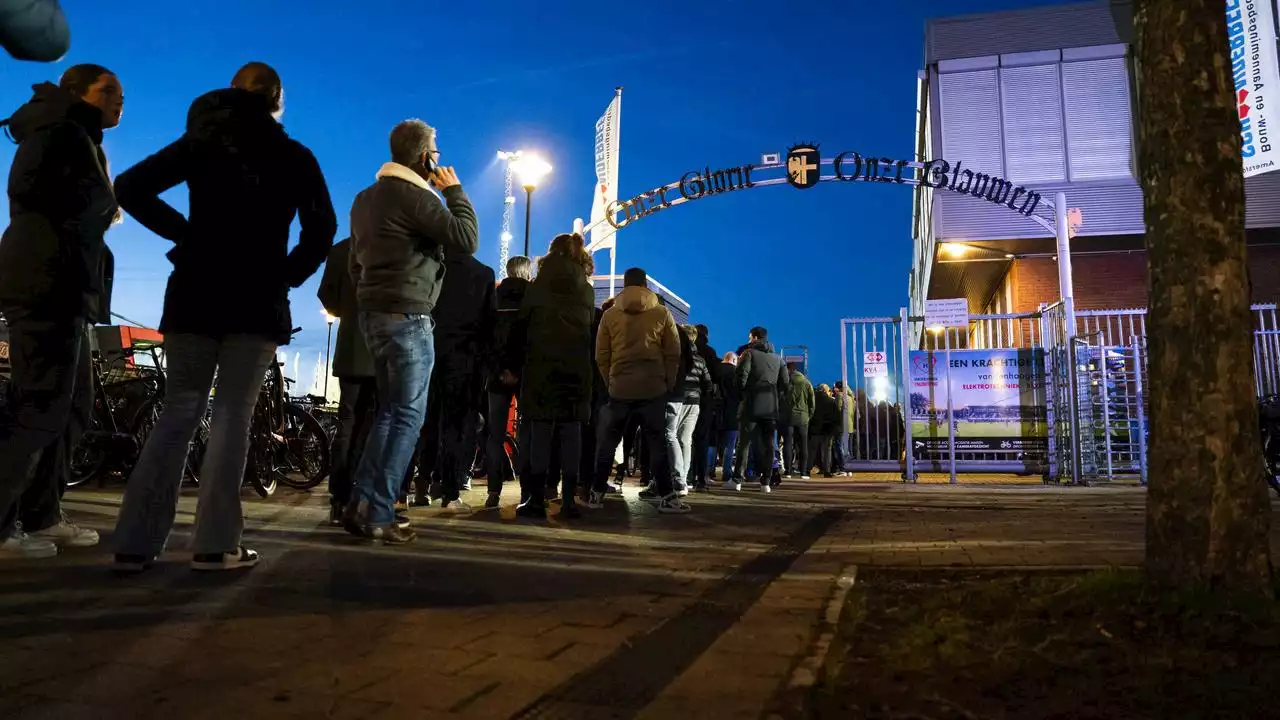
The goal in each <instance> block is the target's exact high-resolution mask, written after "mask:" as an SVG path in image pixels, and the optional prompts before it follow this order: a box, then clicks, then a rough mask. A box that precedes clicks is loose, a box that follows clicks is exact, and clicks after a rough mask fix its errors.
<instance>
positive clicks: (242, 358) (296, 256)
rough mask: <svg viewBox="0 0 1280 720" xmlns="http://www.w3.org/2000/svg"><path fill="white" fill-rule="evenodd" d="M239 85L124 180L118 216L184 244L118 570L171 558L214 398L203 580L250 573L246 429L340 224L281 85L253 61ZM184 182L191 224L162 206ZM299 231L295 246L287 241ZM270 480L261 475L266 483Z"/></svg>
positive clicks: (122, 522) (195, 544)
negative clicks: (195, 439) (293, 229)
mask: <svg viewBox="0 0 1280 720" xmlns="http://www.w3.org/2000/svg"><path fill="white" fill-rule="evenodd" d="M231 84H232V86H231V87H230V88H227V89H225V90H215V91H213V92H210V93H206V94H205V95H202V96H201V97H199V98H197V99H196V101H195V102H193V103H192V104H191V109H190V110H189V111H188V112H187V130H186V133H184V134H183V136H182V137H181V138H179V139H178V140H177V141H175V142H173V143H171V144H170V145H168V146H166V147H165V148H163V149H162V150H160V151H159V152H157V153H156V154H154V155H152V156H150V157H148V158H147V159H145V160H143V161H142V162H140V163H138V164H137V165H135V166H134V167H132V168H131V169H129V170H127V171H125V172H124V173H123V174H121V175H120V177H119V178H118V179H117V180H116V194H117V196H118V197H119V199H120V205H121V207H123V208H124V209H125V211H126V212H128V213H129V214H130V215H132V216H133V217H134V218H135V219H137V220H138V222H139V223H141V224H142V225H144V226H145V227H146V228H147V229H149V230H151V231H152V232H154V233H155V234H157V235H159V236H160V237H163V238H165V239H166V240H169V241H171V242H173V243H174V246H173V249H171V250H170V251H169V253H168V255H167V256H168V258H169V260H170V261H172V262H173V273H172V274H171V275H170V276H169V284H168V286H167V287H166V289H165V294H164V315H163V316H162V317H161V319H160V332H162V333H164V335H165V359H166V363H167V365H168V368H167V369H168V375H167V377H166V388H165V407H164V412H163V414H161V416H160V419H159V421H157V423H156V426H155V429H154V430H152V431H151V434H150V435H149V436H148V437H147V442H146V446H145V447H144V448H143V449H142V455H141V456H140V457H139V459H138V464H137V466H135V467H134V469H133V473H132V474H131V475H130V476H129V484H128V487H126V488H125V494H124V502H123V504H122V505H121V507H120V518H119V520H118V521H117V522H116V532H115V541H116V567H117V569H118V570H121V571H126V572H136V571H139V570H142V569H145V568H146V567H147V566H148V565H149V564H150V563H151V562H152V560H153V559H154V558H155V557H156V556H157V555H158V554H159V553H160V551H161V550H162V549H163V548H164V546H165V542H166V540H167V538H168V535H169V531H170V529H171V528H172V527H173V520H174V515H175V513H176V512H177V509H178V489H179V486H180V485H181V484H182V473H183V468H184V467H185V466H186V461H187V446H188V445H189V444H190V443H191V438H192V436H193V435H194V434H195V431H196V427H197V426H198V425H199V423H200V420H201V419H202V418H203V417H204V414H205V408H206V406H207V405H208V403H209V393H210V390H211V389H212V387H213V380H214V375H215V373H216V375H217V378H218V393H217V397H216V399H214V400H213V403H214V409H213V420H212V425H211V427H210V434H209V446H208V450H207V451H206V453H205V456H204V462H203V465H202V466H201V468H200V499H199V503H198V504H197V506H196V524H195V536H194V538H193V539H192V558H191V568H192V569H193V570H234V569H238V568H249V567H253V566H254V565H256V564H257V562H258V554H257V553H256V552H254V551H253V550H250V549H248V548H246V547H244V546H243V545H241V544H240V540H241V535H242V533H243V530H244V513H243V512H242V510H241V507H240V486H241V484H242V483H243V481H244V474H245V467H246V462H247V460H248V454H249V447H250V444H249V426H250V423H251V422H252V419H253V411H254V407H255V405H256V404H257V402H258V393H259V391H260V390H261V388H262V383H263V380H264V379H265V377H266V371H267V368H268V367H270V364H271V363H273V362H276V347H277V346H278V345H282V344H286V343H288V342H289V338H290V336H291V335H292V332H291V327H292V325H293V323H292V322H291V316H290V313H289V290H290V288H296V287H298V286H300V285H302V284H303V283H304V282H306V281H307V279H308V278H310V277H311V276H312V275H313V274H315V272H316V271H317V270H319V269H320V265H322V264H323V263H324V261H325V259H326V258H327V257H328V256H329V250H330V248H331V247H332V246H333V236H334V233H335V232H336V231H337V219H336V218H335V217H334V214H333V204H332V203H331V202H330V200H329V190H328V188H327V187H326V185H325V181H324V175H323V174H322V173H321V172H320V165H319V164H318V163H316V159H315V157H314V156H313V155H312V154H311V151H310V150H307V148H306V147H304V146H303V145H302V144H301V143H299V142H298V141H296V140H294V139H292V138H290V137H289V135H288V133H286V132H285V130H284V128H283V127H282V126H281V125H280V123H279V121H278V118H279V117H280V115H281V114H282V113H283V112H284V106H283V98H284V89H283V87H282V86H281V84H280V76H279V75H277V74H276V71H275V70H273V69H272V68H271V67H270V66H268V65H265V64H263V63H249V64H248V65H245V66H244V67H242V68H240V70H239V71H238V72H237V73H236V75H235V77H234V78H233V79H232V81H231ZM184 182H185V183H186V184H187V190H188V195H189V197H190V201H189V208H190V210H189V213H188V214H189V217H184V216H183V215H182V213H180V212H178V211H177V210H175V209H174V208H173V207H171V206H170V205H169V204H168V203H166V202H165V201H164V199H163V198H162V197H161V196H162V195H163V194H164V193H165V192H167V191H168V190H170V189H171V188H173V187H176V186H177V185H179V184H182V183H184ZM295 217H297V218H298V219H299V220H300V222H301V226H302V230H301V232H300V233H299V236H298V242H297V245H295V246H294V247H293V249H292V250H290V249H289V231H290V226H291V225H292V224H293V219H294V218H295ZM264 471H266V472H269V471H270V470H269V469H266V468H263V469H261V470H258V472H264Z"/></svg>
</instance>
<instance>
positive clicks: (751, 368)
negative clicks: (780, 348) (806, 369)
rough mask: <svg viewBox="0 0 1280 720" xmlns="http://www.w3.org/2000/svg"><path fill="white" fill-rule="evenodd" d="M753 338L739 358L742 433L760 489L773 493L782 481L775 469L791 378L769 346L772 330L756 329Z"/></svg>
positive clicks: (752, 330) (753, 331) (753, 330)
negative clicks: (783, 402)
mask: <svg viewBox="0 0 1280 720" xmlns="http://www.w3.org/2000/svg"><path fill="white" fill-rule="evenodd" d="M749 337H750V342H748V343H747V346H746V347H745V348H744V349H743V351H742V353H741V354H740V355H739V357H738V376H737V377H738V387H739V388H741V389H742V425H743V427H742V430H743V433H744V434H745V435H746V438H747V439H746V445H745V449H746V451H747V452H750V453H753V455H752V459H753V460H754V462H755V471H756V472H757V473H758V474H759V476H760V490H761V491H763V492H770V491H772V490H773V486H774V485H776V484H777V481H778V477H777V476H778V470H777V468H775V467H774V466H773V460H774V456H775V455H776V454H777V448H778V416H779V411H780V408H781V405H780V403H781V399H782V398H784V397H786V394H787V389H788V387H789V385H790V376H789V375H788V374H787V369H786V368H785V367H783V365H782V358H780V357H778V355H776V354H775V353H774V352H773V346H772V345H770V344H769V331H768V330H766V329H764V328H762V327H754V328H752V329H751V334H750V336H749Z"/></svg>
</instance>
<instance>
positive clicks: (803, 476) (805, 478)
mask: <svg viewBox="0 0 1280 720" xmlns="http://www.w3.org/2000/svg"><path fill="white" fill-rule="evenodd" d="M800 479H801V480H808V479H809V476H808V475H801V476H800Z"/></svg>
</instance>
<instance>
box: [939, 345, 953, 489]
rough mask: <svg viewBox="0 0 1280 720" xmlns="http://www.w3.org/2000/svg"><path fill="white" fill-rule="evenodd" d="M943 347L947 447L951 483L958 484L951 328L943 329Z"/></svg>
mask: <svg viewBox="0 0 1280 720" xmlns="http://www.w3.org/2000/svg"><path fill="white" fill-rule="evenodd" d="M942 338H943V347H945V348H946V355H945V357H944V359H943V362H945V363H946V364H947V449H948V450H949V451H950V457H951V484H952V485H955V484H956V421H955V417H954V413H955V407H954V406H953V405H952V403H951V328H944V329H943V330H942Z"/></svg>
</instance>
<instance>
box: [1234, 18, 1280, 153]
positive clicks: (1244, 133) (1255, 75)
mask: <svg viewBox="0 0 1280 720" xmlns="http://www.w3.org/2000/svg"><path fill="white" fill-rule="evenodd" d="M1226 2H1227V41H1228V42H1229V43H1230V50H1231V75H1232V78H1233V80H1234V81H1235V89H1236V97H1235V101H1236V109H1237V111H1238V112H1239V113H1240V153H1241V155H1243V156H1244V176H1245V177H1253V176H1254V175H1261V174H1263V173H1267V172H1271V171H1272V170H1275V169H1277V167H1280V166H1277V164H1276V163H1277V161H1280V154H1278V153H1277V150H1276V147H1275V145H1274V143H1273V142H1272V137H1271V131H1272V127H1271V126H1272V124H1273V123H1274V122H1280V115H1277V114H1276V113H1275V112H1274V111H1275V108H1276V103H1280V64H1277V62H1278V61H1277V53H1276V26H1275V0H1226Z"/></svg>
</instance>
